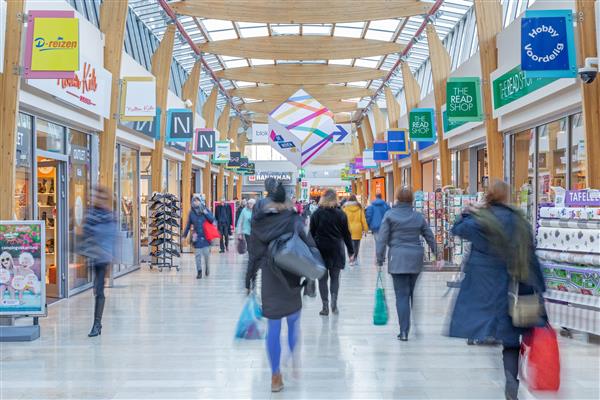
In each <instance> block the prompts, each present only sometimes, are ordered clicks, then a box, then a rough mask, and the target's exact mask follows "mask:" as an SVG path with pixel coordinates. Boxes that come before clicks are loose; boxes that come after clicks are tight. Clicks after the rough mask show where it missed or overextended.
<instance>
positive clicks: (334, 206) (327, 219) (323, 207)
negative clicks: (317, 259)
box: [310, 189, 354, 316]
mask: <svg viewBox="0 0 600 400" xmlns="http://www.w3.org/2000/svg"><path fill="white" fill-rule="evenodd" d="M310 233H311V235H312V237H313V238H314V240H315V242H316V244H317V247H318V249H319V251H320V252H321V256H322V257H323V261H325V267H326V268H327V273H326V274H325V275H324V276H323V278H321V279H319V293H320V294H321V300H322V301H323V309H322V310H321V312H319V314H320V315H323V316H327V315H329V297H328V289H329V290H330V291H331V311H332V312H333V313H334V314H337V313H338V293H339V288H340V272H341V270H342V269H344V267H345V265H346V255H345V252H344V245H345V246H346V249H347V250H348V255H349V256H350V262H353V261H354V247H353V245H352V238H351V236H350V231H349V230H348V219H347V218H346V214H344V212H343V211H342V210H340V208H339V207H338V202H337V195H336V193H335V190H333V189H328V190H326V191H325V193H324V194H323V195H322V196H321V200H320V202H319V208H318V209H317V211H315V212H314V214H313V215H312V216H311V218H310ZM328 279H331V287H330V288H328V287H327V281H328Z"/></svg>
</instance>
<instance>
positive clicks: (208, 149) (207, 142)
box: [194, 128, 216, 154]
mask: <svg viewBox="0 0 600 400" xmlns="http://www.w3.org/2000/svg"><path fill="white" fill-rule="evenodd" d="M215 143H216V142H215V131H214V129H206V128H200V129H196V142H195V146H194V154H213V153H214V152H215Z"/></svg>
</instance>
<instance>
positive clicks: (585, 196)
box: [565, 189, 600, 207]
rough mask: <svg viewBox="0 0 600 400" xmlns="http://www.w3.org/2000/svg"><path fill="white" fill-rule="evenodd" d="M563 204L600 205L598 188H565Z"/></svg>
mask: <svg viewBox="0 0 600 400" xmlns="http://www.w3.org/2000/svg"><path fill="white" fill-rule="evenodd" d="M565 205H566V206H567V207H600V190H591V189H585V190H567V191H566V193H565Z"/></svg>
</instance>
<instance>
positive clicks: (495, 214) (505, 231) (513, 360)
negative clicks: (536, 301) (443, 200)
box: [449, 181, 545, 399]
mask: <svg viewBox="0 0 600 400" xmlns="http://www.w3.org/2000/svg"><path fill="white" fill-rule="evenodd" d="M509 193H510V189H509V187H508V185H507V184H506V183H505V182H502V181H496V182H494V183H493V184H492V185H491V186H490V188H489V191H488V192H487V193H486V195H485V201H484V204H483V205H482V206H480V207H471V208H469V209H467V210H465V212H464V213H463V214H462V218H461V219H459V220H458V221H457V222H456V223H455V225H454V227H453V228H452V233H453V234H454V235H456V236H460V237H461V238H463V239H465V240H468V241H470V242H471V252H470V255H469V258H468V259H467V261H466V264H465V277H464V279H463V281H462V283H461V289H460V292H459V294H458V297H457V299H456V303H455V306H454V311H453V313H452V318H451V322H450V332H449V333H450V336H454V337H461V338H465V339H474V340H479V341H486V340H491V339H495V340H498V341H501V342H502V345H503V350H502V359H503V363H504V373H505V377H506V384H505V395H506V398H507V399H516V398H517V394H518V391H519V380H518V367H519V348H520V345H521V335H522V334H523V333H525V332H526V329H522V328H516V327H515V326H513V324H512V319H511V317H510V315H509V314H508V309H509V307H508V291H509V283H510V282H511V280H513V279H517V281H518V282H520V284H519V293H520V294H532V293H537V294H539V295H540V296H541V295H542V293H543V292H544V291H545V283H544V279H543V275H542V271H541V268H540V264H539V261H538V259H537V257H536V255H535V248H534V244H533V236H532V233H531V232H532V229H531V226H530V225H529V222H527V220H526V219H525V218H524V217H523V216H522V215H521V213H520V212H519V211H518V210H516V209H514V208H512V207H511V206H509V205H508V204H507V203H508V198H509ZM539 324H540V325H541V326H543V325H544V324H545V316H544V315H540V321H539Z"/></svg>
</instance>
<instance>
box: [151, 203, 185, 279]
mask: <svg viewBox="0 0 600 400" xmlns="http://www.w3.org/2000/svg"><path fill="white" fill-rule="evenodd" d="M180 210H181V208H180V203H179V199H178V198H177V197H176V196H175V195H173V194H170V193H158V192H155V193H153V194H152V197H151V199H150V207H149V211H150V213H151V214H150V220H151V221H152V222H151V223H150V225H149V228H150V229H151V231H150V234H149V236H150V243H149V245H150V247H151V249H152V251H151V253H150V256H151V262H150V269H152V268H153V267H157V268H158V269H159V270H160V271H162V269H163V268H169V269H171V268H175V269H177V271H179V265H176V264H174V262H173V259H174V258H175V257H179V256H180V255H181V246H180V242H179V237H180V231H181V214H180Z"/></svg>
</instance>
